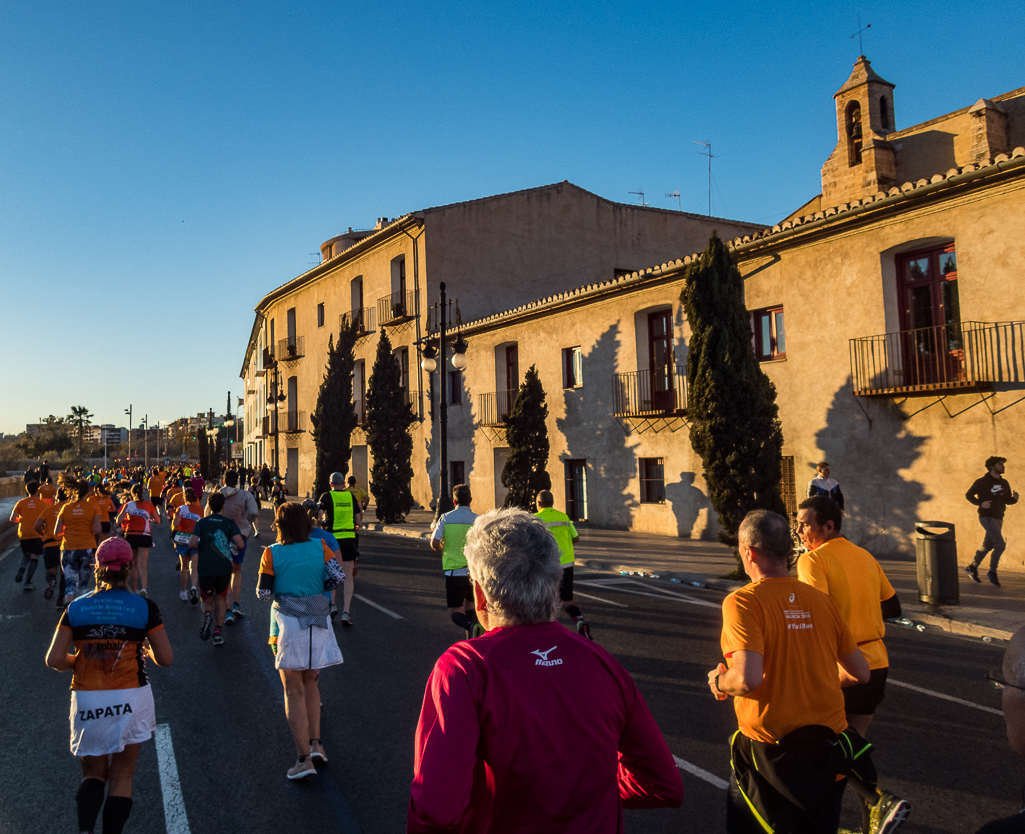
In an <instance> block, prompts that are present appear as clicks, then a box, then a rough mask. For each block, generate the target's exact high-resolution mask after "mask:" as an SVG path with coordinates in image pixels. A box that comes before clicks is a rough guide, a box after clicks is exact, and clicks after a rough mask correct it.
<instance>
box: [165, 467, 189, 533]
mask: <svg viewBox="0 0 1025 834" xmlns="http://www.w3.org/2000/svg"><path fill="white" fill-rule="evenodd" d="M185 480H186V479H185V478H184V477H177V478H174V479H173V480H172V481H171V483H169V484H167V485H166V486H165V487H164V492H163V497H164V515H165V516H167V518H174V513H175V510H177V509H178V508H179V507H180V506H181V505H182V504H184V503H185ZM193 492H195V490H193ZM171 540H172V541H173V540H174V530H172V531H171Z"/></svg>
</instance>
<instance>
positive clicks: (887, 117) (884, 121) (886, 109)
mask: <svg viewBox="0 0 1025 834" xmlns="http://www.w3.org/2000/svg"><path fill="white" fill-rule="evenodd" d="M879 126H880V127H881V128H882V129H883V130H885V131H887V132H889V131H891V130H893V120H892V117H891V113H890V102H889V101H887V100H886V96H879Z"/></svg>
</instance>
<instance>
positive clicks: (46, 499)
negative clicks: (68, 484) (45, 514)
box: [37, 476, 57, 506]
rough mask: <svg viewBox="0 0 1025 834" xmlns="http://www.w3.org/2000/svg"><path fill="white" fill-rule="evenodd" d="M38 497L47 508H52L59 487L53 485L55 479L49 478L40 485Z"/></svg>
mask: <svg viewBox="0 0 1025 834" xmlns="http://www.w3.org/2000/svg"><path fill="white" fill-rule="evenodd" d="M37 495H39V497H40V498H41V499H43V503H44V504H46V506H50V505H51V504H52V503H53V500H54V497H55V496H56V495H57V487H55V486H54V485H53V478H51V477H50V476H47V478H46V481H45V482H44V483H41V484H40V485H39V492H38V493H37Z"/></svg>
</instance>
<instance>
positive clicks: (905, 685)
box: [886, 678, 1003, 716]
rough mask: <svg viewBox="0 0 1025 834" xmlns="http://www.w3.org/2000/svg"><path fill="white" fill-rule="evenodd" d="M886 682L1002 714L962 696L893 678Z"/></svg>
mask: <svg viewBox="0 0 1025 834" xmlns="http://www.w3.org/2000/svg"><path fill="white" fill-rule="evenodd" d="M886 682H887V683H892V684H893V685H894V686H903V687H904V688H905V689H911V690H914V691H915V692H921V693H922V694H923V695H932V696H933V698H942V699H943V700H944V701H953V702H954V703H955V704H960V705H961V706H963V707H972V708H973V709H977V710H981V711H982V712H989V713H992V714H993V715H999V716H1003V713H1002V712H1001V711H1000V710H998V709H993V707H984V706H982V705H981V704H973V703H972V702H971V701H965V700H964V699H962V698H955V697H954V696H953V695H944V694H943V693H942V692H933V691H932V690H931V689H923V688H922V687H920V686H914V685H913V684H910V683H904V681H895V680H894V679H893V678H887V679H886Z"/></svg>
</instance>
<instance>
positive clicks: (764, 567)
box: [708, 510, 870, 834]
mask: <svg viewBox="0 0 1025 834" xmlns="http://www.w3.org/2000/svg"><path fill="white" fill-rule="evenodd" d="M739 538H740V547H739V549H740V557H741V559H742V561H743V564H744V569H745V570H746V571H747V573H748V576H750V577H751V580H752V581H751V584H749V585H745V586H744V587H743V588H740V589H739V590H736V591H734V592H733V593H732V594H730V595H729V596H728V597H726V599H725V600H724V602H723V627H722V637H721V644H722V651H723V655H724V656H725V658H726V659H727V661H728V663H729V666H727V665H726V664H724V663H720V664H719V665H718V667H717V668H715V669H713V670H712V671H711V672H709V673H708V686H709V688H710V689H711V690H712V694H713V695H715V697H716V698H717V699H718V700H725V699H726V698H728V697H730V696H733V699H734V701H733V705H734V708H735V710H736V713H737V723H738V725H739V730H738V731H737V732H736V733H735V734H734V736H733V739H732V742H731V754H732V765H733V774H732V777H731V779H730V787H729V793H728V798H727V806H726V808H727V809H726V830H727V832H729V833H730V834H764V832H766V831H774V830H776V831H794V832H801V833H802V834H820V832H821V834H826V832H830V834H835V832H836V830H837V827H838V825H839V822H840V808H841V804H842V801H843V790H844V786H845V785H846V780H844V779H843V776H844V775H846V773H847V772H848V771H849V770H851V769H852V768H853V767H859V768H861V767H865V766H867V765H870V760H869V759H868V756H867V753H866V752H865V748H867V746H868V745H866V744H865V743H864V741H863V740H861V739H860V737H858V736H857V734H856V733H852V732H851V731H850V730H849V729H848V727H847V719H846V717H845V716H844V700H843V693H842V692H841V690H840V686H841V683H840V676H839V675H838V674H837V664H838V663H839V664H840V667H841V668H842V669H843V671H844V672H845V673H846V676H847V678H849V680H850V681H851V682H858V683H864V682H866V681H868V679H869V669H868V663H866V661H865V658H864V657H863V656H862V654H861V652H860V651H858V647H857V645H856V644H855V642H854V638H853V637H852V636H851V633H850V630H849V629H848V628H847V624H846V623H845V622H844V621H843V618H842V617H841V616H840V612H839V611H838V610H837V608H836V605H835V604H834V603H833V602H832V600H830V599H829V597H828V596H826V595H825V594H823V593H822V592H821V591H817V590H815V589H814V588H812V587H810V586H809V585H805V584H804V583H803V582H801V581H799V580H798V579H796V578H794V577H791V576H790V573H789V571H788V569H787V559H788V557H789V556H790V552H791V549H792V543H791V539H790V527H789V525H788V524H787V521H786V519H785V518H783V517H782V516H780V515H777V514H776V513H771V512H768V511H767V510H755V511H753V512H750V513H748V514H747V516H746V517H745V519H744V521H743V522H742V523H741V525H740V531H739ZM841 736H843V738H841ZM838 742H839V743H838Z"/></svg>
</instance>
